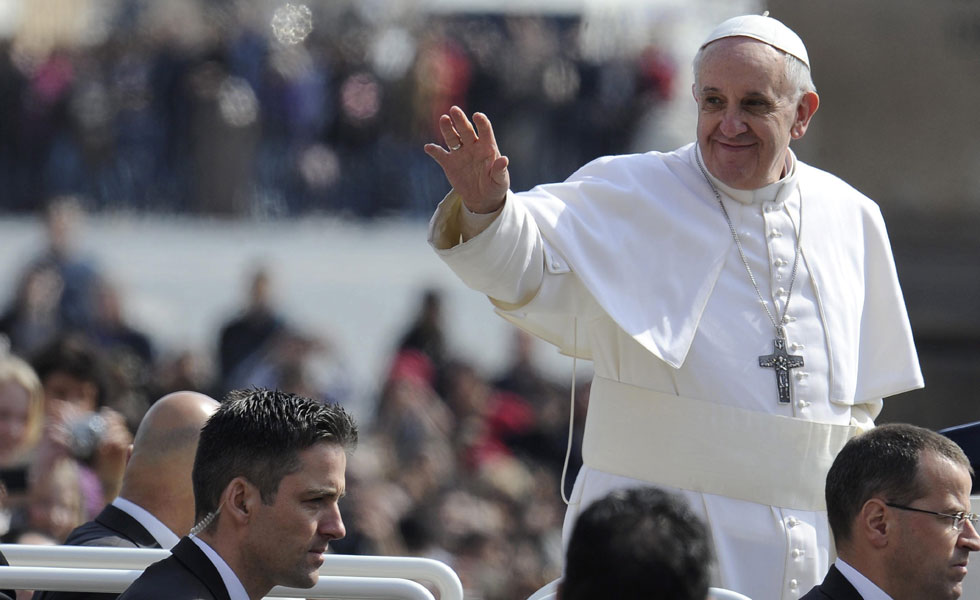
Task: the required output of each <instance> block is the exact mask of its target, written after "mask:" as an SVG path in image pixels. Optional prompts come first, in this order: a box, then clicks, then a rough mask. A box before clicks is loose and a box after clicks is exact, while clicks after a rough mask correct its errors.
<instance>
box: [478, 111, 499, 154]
mask: <svg viewBox="0 0 980 600" xmlns="http://www.w3.org/2000/svg"><path fill="white" fill-rule="evenodd" d="M473 125H475V126H476V132H477V135H479V136H480V137H481V138H483V139H484V141H485V142H487V143H488V144H490V145H491V146H493V147H496V146H497V139H496V138H495V137H494V135H493V126H492V125H491V124H490V118H489V117H487V116H486V115H485V114H483V113H481V112H478V113H473Z"/></svg>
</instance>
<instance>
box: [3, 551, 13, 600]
mask: <svg viewBox="0 0 980 600" xmlns="http://www.w3.org/2000/svg"><path fill="white" fill-rule="evenodd" d="M7 566H10V563H8V562H7V557H6V556H4V555H3V552H0V567H7ZM16 596H17V593H16V591H15V590H0V600H14V598H15V597H16Z"/></svg>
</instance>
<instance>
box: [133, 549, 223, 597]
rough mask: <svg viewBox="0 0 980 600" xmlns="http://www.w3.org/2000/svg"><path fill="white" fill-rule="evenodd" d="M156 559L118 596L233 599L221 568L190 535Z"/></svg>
mask: <svg viewBox="0 0 980 600" xmlns="http://www.w3.org/2000/svg"><path fill="white" fill-rule="evenodd" d="M171 553H172V554H171V555H170V556H169V557H167V558H165V559H163V560H161V561H159V562H155V563H153V564H152V565H150V566H149V567H147V568H146V570H145V571H143V574H142V575H140V576H139V578H137V579H136V581H134V582H133V584H132V585H131V586H129V588H128V589H127V590H126V591H125V592H123V594H122V595H121V596H119V600H231V598H230V597H229V595H228V590H227V589H226V588H225V583H224V581H222V580H221V575H220V574H219V573H218V569H217V568H216V567H215V566H214V564H213V563H212V562H211V560H210V559H209V558H208V557H207V556H206V555H205V554H204V552H203V551H202V550H201V549H200V548H198V547H197V544H195V543H194V542H193V541H192V540H191V539H190V538H188V537H184V538H182V539H181V540H180V542H179V543H178V544H177V545H176V546H174V548H173V550H171Z"/></svg>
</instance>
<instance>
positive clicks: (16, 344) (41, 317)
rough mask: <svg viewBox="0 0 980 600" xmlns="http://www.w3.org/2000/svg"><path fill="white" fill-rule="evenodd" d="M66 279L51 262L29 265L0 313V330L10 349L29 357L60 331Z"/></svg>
mask: <svg viewBox="0 0 980 600" xmlns="http://www.w3.org/2000/svg"><path fill="white" fill-rule="evenodd" d="M64 287H65V285H64V281H63V280H62V279H61V274H59V273H58V269H57V268H55V267H54V266H53V265H50V264H36V265H32V266H31V267H29V268H28V269H27V270H26V271H25V272H24V273H23V274H22V275H21V277H20V280H19V281H18V283H17V285H16V290H15V292H14V297H13V298H12V299H11V301H10V303H9V304H8V305H7V309H6V310H5V311H4V313H3V316H0V333H2V334H3V335H4V336H6V337H7V339H8V340H9V343H10V348H11V349H12V350H13V351H14V352H16V353H18V354H21V355H23V356H30V355H31V354H33V353H34V352H36V351H38V350H39V349H40V348H42V347H43V346H45V345H46V344H48V343H49V342H50V341H51V340H53V339H54V338H56V337H57V336H58V334H59V333H61V331H62V328H63V323H62V319H61V310H60V306H61V296H62V294H63V293H64Z"/></svg>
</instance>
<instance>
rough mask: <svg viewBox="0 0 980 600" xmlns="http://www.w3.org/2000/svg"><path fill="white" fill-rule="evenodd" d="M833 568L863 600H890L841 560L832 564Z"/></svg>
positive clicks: (872, 583) (889, 597)
mask: <svg viewBox="0 0 980 600" xmlns="http://www.w3.org/2000/svg"><path fill="white" fill-rule="evenodd" d="M834 566H835V567H837V570H838V571H840V574H841V575H843V576H844V579H846V580H847V581H849V582H850V584H851V585H853V586H854V589H856V590H857V591H858V593H859V594H861V597H862V598H864V600H892V597H891V596H889V595H888V594H886V593H885V592H884V590H882V589H881V588H880V587H878V586H877V585H875V584H874V582H873V581H871V580H870V579H868V578H867V577H865V576H864V575H862V574H861V573H860V572H859V571H858V570H857V569H855V568H854V567H852V566H851V565H849V564H847V563H846V562H844V561H843V560H842V559H840V558H838V559H837V560H836V561H835V562H834Z"/></svg>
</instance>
